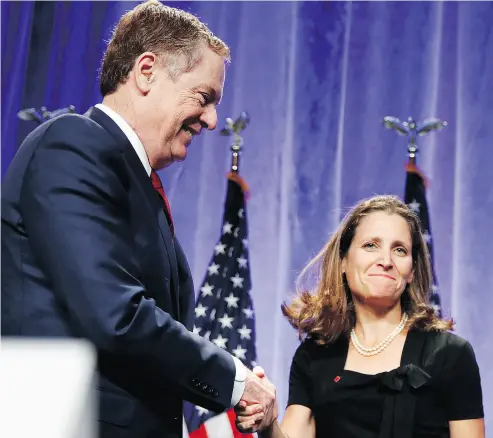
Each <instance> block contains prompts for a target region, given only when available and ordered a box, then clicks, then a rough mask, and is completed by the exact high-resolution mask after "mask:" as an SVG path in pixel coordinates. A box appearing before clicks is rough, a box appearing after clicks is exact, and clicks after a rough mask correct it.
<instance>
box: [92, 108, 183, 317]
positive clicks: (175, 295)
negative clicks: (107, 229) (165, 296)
mask: <svg viewBox="0 0 493 438" xmlns="http://www.w3.org/2000/svg"><path fill="white" fill-rule="evenodd" d="M87 114H88V116H89V118H90V119H92V120H94V121H95V122H96V123H98V124H99V125H101V126H102V127H103V128H104V129H105V130H106V131H108V132H109V133H110V134H111V135H112V136H113V137H115V138H116V139H117V140H118V142H119V143H120V144H122V145H123V146H124V147H123V149H122V152H123V156H124V158H125V160H126V161H127V163H128V164H129V167H130V169H131V170H132V172H133V174H134V176H135V178H136V179H137V181H138V183H139V185H140V187H141V189H142V191H143V193H144V198H145V199H146V200H147V203H148V205H149V207H150V208H151V210H152V212H153V213H154V214H155V216H156V217H157V220H158V225H159V230H160V232H161V237H162V239H163V242H164V245H165V247H166V252H167V255H168V258H169V264H170V269H171V285H170V292H171V301H172V303H173V312H174V313H175V315H176V317H177V318H178V317H179V315H180V306H179V290H178V285H179V282H178V264H177V260H176V253H175V248H174V244H173V237H172V236H171V230H170V228H169V224H168V221H167V219H166V215H165V213H164V204H163V200H162V199H161V198H160V197H159V195H158V193H157V192H156V190H155V189H154V187H153V186H152V182H151V178H150V176H148V175H147V172H146V170H145V168H144V166H143V165H142V162H141V161H140V158H139V156H138V155H137V153H136V152H135V150H134V148H133V146H132V145H131V144H130V142H129V140H128V138H127V137H126V136H125V134H124V133H123V132H122V130H121V129H120V128H119V127H118V125H117V124H116V123H115V122H114V121H113V120H112V119H111V118H110V117H108V116H107V115H106V114H105V113H103V112H102V111H100V110H98V109H97V108H92V109H91V110H90V111H88V112H87Z"/></svg>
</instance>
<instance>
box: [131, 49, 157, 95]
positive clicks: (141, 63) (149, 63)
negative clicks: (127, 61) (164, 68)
mask: <svg viewBox="0 0 493 438" xmlns="http://www.w3.org/2000/svg"><path fill="white" fill-rule="evenodd" d="M156 66H157V56H156V55H155V54H154V53H152V52H144V53H142V54H141V55H140V56H139V57H138V58H137V60H136V61H135V66H134V75H135V84H136V86H137V88H138V89H139V90H140V91H141V92H142V94H147V93H148V92H149V91H150V89H151V86H152V83H153V82H154V77H155V74H156V70H157V68H156Z"/></svg>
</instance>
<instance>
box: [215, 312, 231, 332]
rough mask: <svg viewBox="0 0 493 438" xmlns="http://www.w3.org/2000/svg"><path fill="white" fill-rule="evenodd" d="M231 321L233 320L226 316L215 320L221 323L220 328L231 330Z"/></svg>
mask: <svg viewBox="0 0 493 438" xmlns="http://www.w3.org/2000/svg"><path fill="white" fill-rule="evenodd" d="M233 319H234V318H232V317H231V316H228V315H226V314H225V315H224V316H223V317H221V318H217V320H218V321H219V322H220V323H221V328H226V327H229V328H231V329H232V328H233V325H232V324H231V323H232V322H233Z"/></svg>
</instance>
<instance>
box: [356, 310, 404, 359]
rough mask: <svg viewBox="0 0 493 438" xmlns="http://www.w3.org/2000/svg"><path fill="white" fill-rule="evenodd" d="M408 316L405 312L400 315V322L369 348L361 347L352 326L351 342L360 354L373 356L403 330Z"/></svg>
mask: <svg viewBox="0 0 493 438" xmlns="http://www.w3.org/2000/svg"><path fill="white" fill-rule="evenodd" d="M408 319H409V318H408V316H407V314H406V313H404V314H403V315H402V318H401V322H400V323H399V325H398V326H397V327H396V328H395V329H394V331H393V332H392V333H390V335H388V336H387V337H386V338H385V339H384V340H383V341H382V342H380V344H378V345H376V346H375V347H371V348H366V347H363V346H362V345H361V344H360V342H359V340H358V337H357V336H356V333H355V331H354V328H353V329H352V330H351V343H352V344H353V346H354V348H355V349H356V351H357V352H358V353H359V354H361V355H362V356H367V357H369V356H375V355H376V354H378V353H381V352H382V351H383V350H385V349H386V348H387V347H388V345H389V344H390V343H391V342H392V341H393V340H394V339H395V338H396V337H397V335H399V333H400V332H402V330H404V327H406V324H407V320H408Z"/></svg>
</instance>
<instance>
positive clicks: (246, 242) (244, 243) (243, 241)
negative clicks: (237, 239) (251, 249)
mask: <svg viewBox="0 0 493 438" xmlns="http://www.w3.org/2000/svg"><path fill="white" fill-rule="evenodd" d="M241 243H243V248H245V249H246V248H248V240H247V239H241Z"/></svg>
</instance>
